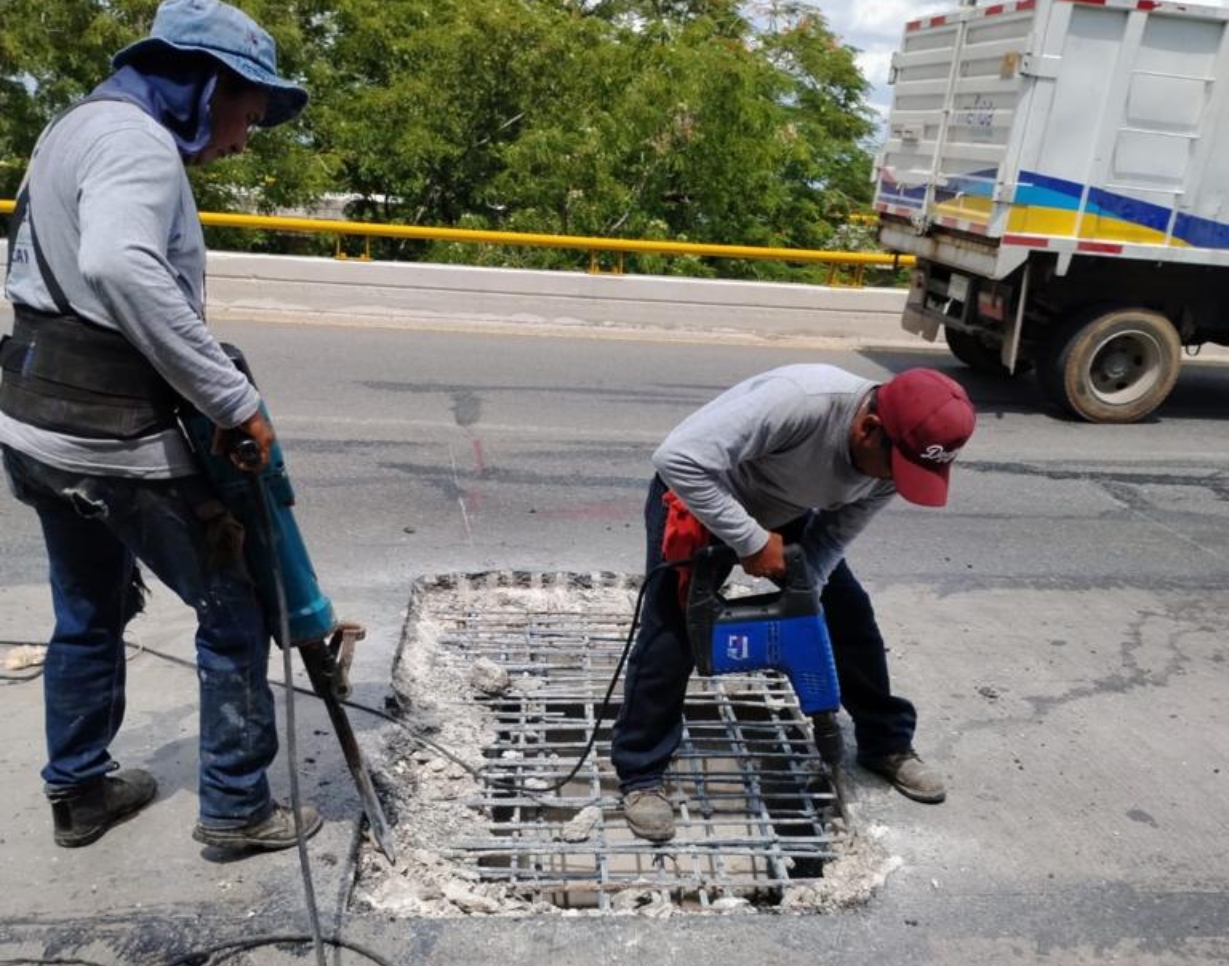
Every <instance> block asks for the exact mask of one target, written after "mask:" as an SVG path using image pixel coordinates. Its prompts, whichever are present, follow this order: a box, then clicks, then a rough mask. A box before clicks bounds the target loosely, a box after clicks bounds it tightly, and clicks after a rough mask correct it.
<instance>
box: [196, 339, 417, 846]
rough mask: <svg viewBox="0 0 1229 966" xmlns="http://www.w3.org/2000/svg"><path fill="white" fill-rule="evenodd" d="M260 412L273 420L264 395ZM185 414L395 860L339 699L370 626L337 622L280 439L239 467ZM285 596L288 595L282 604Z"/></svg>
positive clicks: (275, 624)
mask: <svg viewBox="0 0 1229 966" xmlns="http://www.w3.org/2000/svg"><path fill="white" fill-rule="evenodd" d="M222 349H223V350H224V351H225V352H226V354H227V356H229V357H230V359H231V361H232V362H234V364H235V366H236V367H237V368H238V369H239V370H240V371H241V372H242V373H243V374H244V375H245V376H247V377H248V379H249V381H251V382H252V384H253V385H255V384H256V383H255V380H254V379H253V378H252V373H251V369H250V368H249V367H248V364H247V360H246V359H245V358H244V356H243V353H242V352H240V351H239V349H237V348H235V347H234V346H232V345H228V344H226V343H223V344H222ZM261 413H262V415H264V417H265V419H266V420H268V418H269V414H268V411H267V410H266V409H265V408H264V404H263V403H261ZM180 422H181V423H182V424H183V426H184V429H185V431H186V432H187V435H188V440H189V442H190V444H191V446H192V449H193V452H194V455H195V456H196V462H197V465H198V466H199V467H200V469H201V471H202V472H203V473H204V475H205V477H206V478H207V479H208V480H209V482H210V484H211V485H212V488H213V491H214V493H215V494H216V495H217V497H218V499H219V500H221V501H222V503H223V504H224V505H225V506H226V508H227V509H228V510H229V511H230V512H231V513H232V514H233V515H234V516H235V518H236V519H238V520H239V522H240V523H241V524H243V527H244V530H245V531H246V537H245V540H244V553H245V556H246V558H247V564H248V570H249V571H250V572H251V574H252V579H253V581H254V582H255V584H256V591H257V595H258V596H259V598H260V601H261V604H262V605H263V608H264V612H265V614H266V615H267V619H268V622H269V633H270V635H271V636H272V637H273V639H274V640H275V641H276V642H277V644H278V646H279V647H281V648H283V649H284V648H287V647H294V648H296V649H297V650H298V652H299V656H300V657H302V659H303V666H304V667H305V668H306V669H307V676H308V678H309V679H310V681H311V686H312V690H313V691H314V692H315V693H316V695H317V696H318V697H319V698H320V699H321V700H322V701H323V702H324V706H325V708H326V709H327V710H328V714H329V719H330V720H331V721H332V723H333V728H334V730H335V731H336V732H337V739H338V741H339V742H340V743H341V750H342V753H343V754H344V755H345V759H346V765H347V766H348V768H349V769H350V775H351V777H352V778H353V779H354V784H355V787H356V788H357V789H358V793H359V797H360V798H361V799H362V803H363V811H364V812H365V813H366V815H367V823H368V825H369V826H370V827H371V832H372V835H373V836H374V837H375V840H376V842H377V844H378V845H379V847H380V850H381V851H382V852H383V853H384V855H385V856H386V857H387V858H388V860H389V861H390V862H394V861H395V851H394V846H393V836H392V832H391V830H390V829H389V825H388V820H387V819H386V818H385V816H384V810H383V808H382V807H381V805H380V800H379V798H378V797H377V795H376V791H375V786H374V785H373V784H372V781H371V773H370V772H369V771H368V769H367V762H366V761H365V760H364V758H363V752H362V750H361V749H360V748H359V745H358V740H357V739H356V738H355V735H354V729H353V728H352V727H351V725H350V719H349V718H348V717H347V716H346V709H345V707H344V705H343V704H342V702H343V701H344V700H346V699H347V698H348V697H349V696H350V693H351V686H350V679H349V672H350V665H351V662H352V660H353V657H354V645H355V644H356V643H357V642H358V641H361V640H362V639H363V637H364V636H365V634H366V632H365V631H364V629H363V628H362V627H361V626H359V625H358V624H352V623H346V622H338V621H337V619H336V618H335V617H334V615H333V605H332V603H331V602H330V601H329V599H328V597H326V596H325V595H324V594H323V592H322V591H321V590H320V585H319V583H318V582H317V579H316V571H315V569H314V568H313V567H312V563H311V558H310V557H309V556H308V553H307V546H306V544H305V543H304V542H303V536H302V534H301V533H300V532H299V527H298V524H297V523H296V522H295V519H294V513H293V512H292V509H291V508H292V507H293V506H294V502H295V500H294V490H293V489H292V488H291V485H290V477H289V475H288V473H287V472H286V463H285V460H284V458H283V456H282V449H281V446H280V445H279V444H278V443H277V442H276V441H275V442H274V443H273V446H272V448H271V451H270V453H269V462H268V465H267V466H265V468H264V469H262V470H260V471H259V472H247V471H242V470H239V469H238V468H237V467H236V466H235V465H234V463H232V462H231V459H230V455H231V454H221V455H218V454H215V453H213V451H212V450H213V437H214V432H215V427H214V424H213V423H211V422H210V421H209V420H208V419H207V418H206V417H205V416H203V415H201V414H200V413H198V412H195V411H188V412H183V413H181V415H180ZM234 453H235V455H236V456H237V458H238V459H239V460H240V462H242V463H243V464H244V465H245V466H249V467H253V468H255V467H257V466H259V465H260V448H259V446H258V445H257V443H256V441H255V440H253V439H248V438H242V439H239V440H238V442H237V444H236V446H235V447H234ZM281 602H284V612H283V607H282V603H281ZM283 628H285V629H286V630H285V631H283Z"/></svg>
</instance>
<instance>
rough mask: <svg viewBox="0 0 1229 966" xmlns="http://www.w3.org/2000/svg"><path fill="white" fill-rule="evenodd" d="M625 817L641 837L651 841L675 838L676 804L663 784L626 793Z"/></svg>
mask: <svg viewBox="0 0 1229 966" xmlns="http://www.w3.org/2000/svg"><path fill="white" fill-rule="evenodd" d="M623 817H624V818H625V819H626V820H627V827H628V828H630V829H631V830H632V833H633V834H634V835H636V836H637V837H639V838H642V839H648V840H649V841H650V842H669V841H670V840H671V839H672V838H674V806H673V805H671V804H670V799H668V798H667V797H666V791H665V789H664V788H663V787H662V786H661V785H654V786H653V787H652V788H637V789H635V790H634V791H630V792H628V793H627V794H626V795H624V796H623Z"/></svg>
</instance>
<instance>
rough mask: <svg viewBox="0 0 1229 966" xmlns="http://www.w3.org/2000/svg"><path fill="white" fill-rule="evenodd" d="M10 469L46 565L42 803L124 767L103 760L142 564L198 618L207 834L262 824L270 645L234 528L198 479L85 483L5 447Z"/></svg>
mask: <svg viewBox="0 0 1229 966" xmlns="http://www.w3.org/2000/svg"><path fill="white" fill-rule="evenodd" d="M4 467H5V470H6V471H7V473H8V477H9V482H10V485H11V486H12V489H13V493H14V495H15V496H16V497H17V499H19V500H21V501H22V502H23V503H26V504H28V505H29V506H31V507H33V508H34V510H35V511H36V512H37V513H38V517H39V521H40V522H41V524H42V528H43V537H44V540H45V542H46V545H47V556H48V559H49V562H50V574H51V594H52V603H53V605H54V609H55V631H54V632H53V634H52V637H51V641H50V646H49V647H48V650H47V660H46V665H45V673H44V676H43V680H44V703H45V711H46V723H45V728H46V737H47V756H48V761H47V766H46V767H45V768H44V769H43V773H42V774H43V780H44V781H45V782H46V783H47V786H48V790H49V791H58V790H61V789H65V788H72V787H74V786H80V785H83V784H87V783H90V782H92V781H96V780H98V779H99V778H101V777H102V776H103V775H105V774H106V773H107V772H109V771H112V770H114V769H115V768H117V767H118V765H117V764H116V763H115V762H114V761H112V759H111V755H110V753H109V752H108V750H107V749H108V747H109V745H110V744H111V741H112V739H113V738H114V737H115V735H116V733H117V732H118V731H119V727H120V724H121V723H122V721H123V719H124V704H125V701H124V674H125V669H126V667H127V665H126V664H125V660H124V658H125V655H124V628H125V626H126V625H127V623H128V621H129V620H131V619H132V617H133V616H135V615H136V613H138V612H139V610H140V606H141V592H142V589H143V588H142V584H141V580H140V575H139V572H138V569H137V562H138V561H139V562H140V563H143V564H144V565H145V566H146V567H148V568H149V570H150V571H152V572H153V573H154V574H156V575H157V577H158V578H159V579H160V580H161V581H162V582H163V583H164V584H166V585H167V586H168V587H170V588H171V589H172V590H173V591H175V593H176V594H178V595H179V597H180V599H182V600H183V602H184V603H185V604H187V605H188V606H189V607H191V608H192V609H193V610H195V611H196V616H197V621H198V627H197V633H196V660H197V675H198V678H199V681H200V700H201V709H200V815H201V822H202V823H203V824H205V825H209V826H212V827H216V828H228V827H236V826H240V825H244V824H246V823H248V822H250V821H255V820H260V819H263V818H264V817H265V816H266V815H268V814H269V812H270V811H271V810H272V799H271V798H270V793H269V783H268V780H267V778H266V777H265V772H266V770H267V768H268V767H269V764H270V763H271V762H272V761H273V758H274V756H275V755H276V754H277V726H276V719H275V716H274V701H273V693H272V691H271V690H270V689H269V682H268V678H267V670H268V660H269V634H268V630H267V628H266V624H265V616H264V612H263V610H262V609H261V606H260V604H259V602H258V601H257V598H256V592H255V589H254V587H253V585H252V581H251V579H250V577H249V576H248V573H247V567H246V564H245V563H244V560H243V554H242V544H241V531H238V530H237V524H236V523H235V521H234V519H233V518H232V517H230V515H229V514H226V513H223V512H218V511H221V507H220V506H218V505H217V504H213V505H210V504H209V502H208V501H209V500H210V499H211V498H212V494H211V493H210V492H209V491H208V490H207V486H206V484H205V483H204V482H203V481H202V480H201V479H200V478H199V477H189V478H186V479H177V480H135V479H127V478H121V477H105V476H84V475H81V474H79V473H68V472H64V471H62V470H59V469H56V468H54V467H51V466H47V465H46V464H44V463H40V462H38V461H37V460H34V459H31V458H30V457H28V456H25V455H24V454H21V453H18V452H16V451H15V450H12V449H10V448H8V447H4ZM211 513H213V514H214V515H212V516H210V514H211Z"/></svg>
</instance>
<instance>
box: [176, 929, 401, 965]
mask: <svg viewBox="0 0 1229 966" xmlns="http://www.w3.org/2000/svg"><path fill="white" fill-rule="evenodd" d="M314 941H315V937H313V936H302V935H284V936H279V935H271V936H253V937H251V938H249V939H235V940H232V941H231V942H225V943H217V944H216V945H213V946H209V947H208V948H206V949H201V950H194V951H193V952H190V953H184V954H183V955H181V956H178V957H176V958H175V959H171V960H167V961H166V962H164V963H161V964H159V966H204V964H206V963H208V962H209V961H210V960H212V959H213V958H214V957H215V956H217V955H218V954H219V953H226V954H228V955H234V954H236V953H241V952H246V951H247V950H249V949H259V948H260V947H262V946H302V945H304V944H306V943H309V942H314ZM322 942H323V943H324V945H326V946H332V947H333V948H334V949H348V950H350V952H352V953H358V954H359V955H360V956H364V957H366V958H367V959H369V960H370V961H371V962H373V963H376V964H377V966H393V964H392V962H391V961H390V960H388V959H385V958H384V957H383V956H381V955H380V954H379V953H377V952H375V950H372V949H368V948H367V947H366V946H362V945H360V944H358V943H356V942H351V941H350V940H348V939H337V938H334V937H331V936H324V937H322Z"/></svg>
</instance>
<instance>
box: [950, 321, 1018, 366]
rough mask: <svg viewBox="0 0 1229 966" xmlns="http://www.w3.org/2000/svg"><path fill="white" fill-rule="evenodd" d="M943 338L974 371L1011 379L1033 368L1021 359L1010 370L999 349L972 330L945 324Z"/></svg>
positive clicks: (956, 355)
mask: <svg viewBox="0 0 1229 966" xmlns="http://www.w3.org/2000/svg"><path fill="white" fill-rule="evenodd" d="M943 338H944V339H945V340H947V347H948V348H949V349H951V350H952V355H954V356H955V357H956V358H957V359H959V360H960V361H961V362H963V363H964V364H965V365H966V366H968V367H969V368H970V369H972V370H973V371H974V372H980V373H982V374H984V375H987V376H1003V377H1004V378H1007V379H1010V378H1012V377H1013V376H1018V375H1020V374H1021V373H1022V372H1028V370H1029V369H1030V368H1031V367H1030V366H1029V365H1027V364H1026V363H1024V362H1023V360H1021V361H1020V362H1019V363H1017V364H1016V371H1015V372H1014V373H1013V372H1009V371H1008V369H1007V367H1006V366H1005V365H1003V359H1002V357H1001V356H1000V355H999V350H998V349H996V348H994V347H993V346H988V345H986V343H984V342H982V340H981V339H979V338H978V337H977V336H975V335H973V333H971V332H962V331H960V329H953V328H952V327H951V326H950V325H945V326H943Z"/></svg>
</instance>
